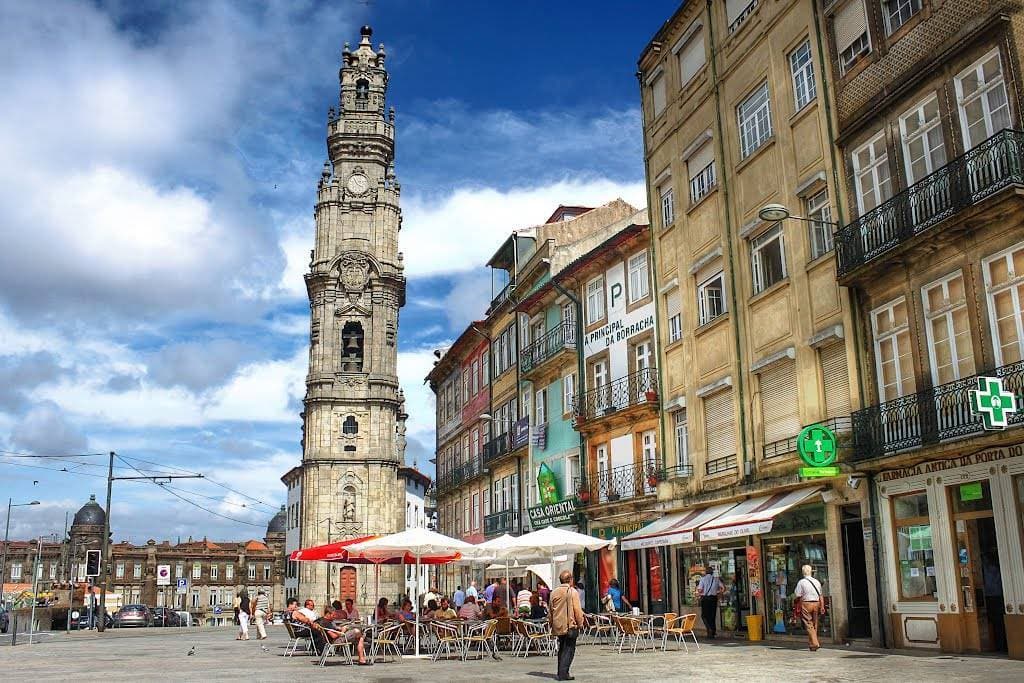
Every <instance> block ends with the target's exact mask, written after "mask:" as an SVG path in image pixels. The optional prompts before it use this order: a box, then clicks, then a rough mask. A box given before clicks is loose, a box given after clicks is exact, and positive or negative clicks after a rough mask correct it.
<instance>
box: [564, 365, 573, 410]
mask: <svg viewBox="0 0 1024 683" xmlns="http://www.w3.org/2000/svg"><path fill="white" fill-rule="evenodd" d="M575 400H576V373H575V372H571V373H569V374H568V375H565V376H563V377H562V413H563V414H567V413H571V412H572V404H573V402H574V401H575Z"/></svg>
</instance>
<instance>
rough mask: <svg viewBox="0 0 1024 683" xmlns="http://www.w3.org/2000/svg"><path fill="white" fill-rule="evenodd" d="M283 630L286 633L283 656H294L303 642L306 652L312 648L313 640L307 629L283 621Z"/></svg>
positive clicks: (286, 620)
mask: <svg viewBox="0 0 1024 683" xmlns="http://www.w3.org/2000/svg"><path fill="white" fill-rule="evenodd" d="M284 628H285V630H286V631H288V647H287V648H285V651H284V656H285V657H291V656H293V655H294V654H295V651H296V650H298V649H299V643H300V642H304V643H305V646H306V652H307V653H309V651H310V650H311V649H312V647H313V638H312V636H311V635H310V633H309V628H308V627H307V626H304V625H300V624H293V623H292V622H291V621H289V620H288V619H285V620H284Z"/></svg>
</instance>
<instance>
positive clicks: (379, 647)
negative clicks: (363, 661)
mask: <svg viewBox="0 0 1024 683" xmlns="http://www.w3.org/2000/svg"><path fill="white" fill-rule="evenodd" d="M401 635H402V624H400V623H397V622H396V623H392V624H388V625H387V626H385V627H383V628H382V629H380V630H379V631H377V633H376V634H374V637H373V647H372V649H371V652H370V659H371V661H374V662H376V661H377V657H378V656H379V657H381V658H382V659H381V661H382V662H383V661H385V660H386V659H387V655H388V653H389V652H390V653H391V654H393V655H394V656H395V657H397V658H398V659H401V658H402V650H401V649H400V648H399V647H398V639H399V638H400V637H401ZM391 661H394V659H392V660H391Z"/></svg>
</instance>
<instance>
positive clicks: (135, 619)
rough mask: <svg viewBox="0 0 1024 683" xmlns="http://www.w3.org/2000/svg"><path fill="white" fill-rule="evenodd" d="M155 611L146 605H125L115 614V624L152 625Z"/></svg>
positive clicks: (120, 626) (117, 625) (122, 625)
mask: <svg viewBox="0 0 1024 683" xmlns="http://www.w3.org/2000/svg"><path fill="white" fill-rule="evenodd" d="M152 625H153V612H152V611H151V610H150V609H149V607H147V606H145V605H125V606H124V607H122V608H121V609H119V610H118V611H117V614H115V615H114V626H115V627H117V628H127V627H129V626H152Z"/></svg>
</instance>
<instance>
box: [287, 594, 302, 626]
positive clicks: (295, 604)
mask: <svg viewBox="0 0 1024 683" xmlns="http://www.w3.org/2000/svg"><path fill="white" fill-rule="evenodd" d="M298 608H299V599H298V598H288V600H287V602H285V605H284V618H285V619H288V620H289V621H294V620H293V619H292V612H294V611H295V610H297V609H298Z"/></svg>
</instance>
